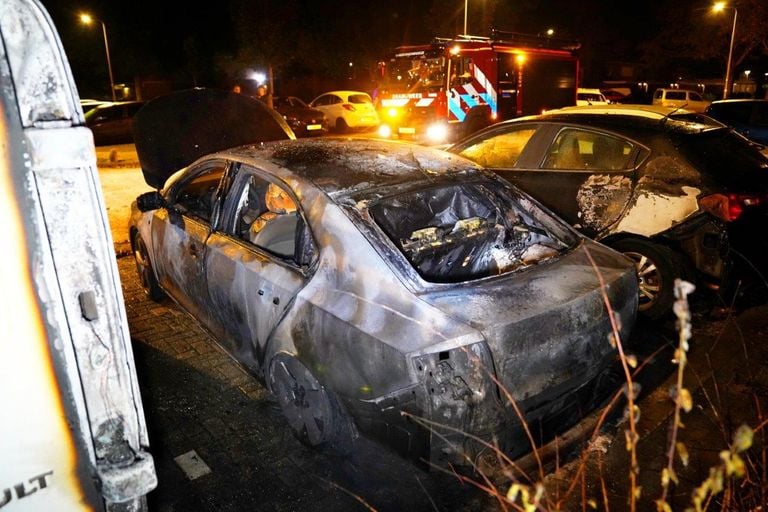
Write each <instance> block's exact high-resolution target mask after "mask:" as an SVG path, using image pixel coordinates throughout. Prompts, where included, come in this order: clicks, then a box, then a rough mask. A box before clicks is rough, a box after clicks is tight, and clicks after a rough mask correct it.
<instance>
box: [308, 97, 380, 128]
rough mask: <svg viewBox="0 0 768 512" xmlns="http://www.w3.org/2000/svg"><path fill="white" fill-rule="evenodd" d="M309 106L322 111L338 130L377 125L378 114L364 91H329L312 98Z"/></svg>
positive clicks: (374, 126)
mask: <svg viewBox="0 0 768 512" xmlns="http://www.w3.org/2000/svg"><path fill="white" fill-rule="evenodd" d="M309 106H310V107H312V108H314V109H317V110H320V111H322V112H323V113H324V114H325V116H326V117H327V118H328V123H329V125H330V126H331V127H332V128H335V129H336V131H338V132H346V131H348V130H350V129H367V128H376V127H377V126H379V114H378V113H377V112H376V108H375V107H374V106H373V100H372V99H371V96H370V95H369V94H368V93H366V92H361V91H330V92H326V93H324V94H321V95H320V96H318V97H317V98H315V99H314V100H312V102H311V103H310V104H309Z"/></svg>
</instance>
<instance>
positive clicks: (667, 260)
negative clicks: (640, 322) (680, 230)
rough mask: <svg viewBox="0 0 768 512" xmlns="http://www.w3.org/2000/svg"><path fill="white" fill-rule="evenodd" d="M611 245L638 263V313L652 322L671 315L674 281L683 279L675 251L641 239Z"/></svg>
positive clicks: (636, 265)
mask: <svg viewBox="0 0 768 512" xmlns="http://www.w3.org/2000/svg"><path fill="white" fill-rule="evenodd" d="M609 245H610V246H611V247H612V248H614V249H616V250H617V251H619V252H622V253H624V255H625V256H628V257H629V258H630V259H631V260H632V261H634V262H635V267H636V268H637V277H638V281H639V288H640V298H639V302H638V311H639V312H640V313H641V314H642V315H644V316H646V317H648V318H653V319H656V318H661V317H662V316H664V315H666V314H667V313H669V312H670V311H671V308H672V303H673V302H674V299H675V296H674V286H675V278H678V277H681V275H682V270H681V267H680V265H679V263H678V257H677V255H676V254H675V253H674V251H672V250H671V249H669V248H668V247H664V246H663V245H659V244H655V243H653V242H648V241H646V240H639V239H624V240H619V241H617V242H614V243H612V244H609Z"/></svg>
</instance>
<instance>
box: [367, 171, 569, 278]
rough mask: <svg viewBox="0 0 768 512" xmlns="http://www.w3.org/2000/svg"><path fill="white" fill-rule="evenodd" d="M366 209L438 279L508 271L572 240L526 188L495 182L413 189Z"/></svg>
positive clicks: (422, 269) (427, 274)
mask: <svg viewBox="0 0 768 512" xmlns="http://www.w3.org/2000/svg"><path fill="white" fill-rule="evenodd" d="M370 213H371V215H372V217H373V219H374V221H375V222H376V224H378V226H379V227H380V228H381V229H382V230H383V231H384V232H385V233H386V234H387V236H388V237H389V238H390V240H392V242H393V243H394V244H395V245H396V246H397V248H398V249H399V250H400V251H401V252H402V253H403V255H404V256H405V257H406V259H408V261H409V262H410V263H411V265H412V266H413V267H414V269H416V271H417V272H418V273H419V275H420V276H421V277H422V278H423V279H425V280H426V281H430V282H435V283H455V282H461V281H467V280H473V279H480V278H483V277H487V276H491V275H496V274H504V273H507V272H512V271H515V270H518V269H520V268H524V267H527V266H530V265H535V264H537V263H541V262H543V261H546V260H549V259H551V258H554V257H556V256H557V255H558V254H559V253H561V252H563V251H565V250H567V249H568V248H569V247H572V246H573V245H574V244H575V243H576V241H577V236H576V235H575V234H574V233H573V232H572V231H570V230H569V228H567V227H566V226H564V225H563V224H562V223H560V222H559V221H557V220H555V219H554V218H552V217H551V216H549V215H548V214H546V213H545V212H544V211H542V210H541V209H540V208H539V207H538V206H536V205H535V203H533V202H532V201H531V200H530V199H529V198H528V197H527V196H524V195H522V194H519V193H517V192H515V191H514V190H512V189H508V188H505V187H500V186H498V184H496V183H492V184H489V183H480V182H476V183H462V184H450V185H442V186H439V187H431V188H426V189H419V190H411V191H408V192H405V193H401V194H398V195H395V196H393V197H388V198H385V199H382V200H380V201H378V202H377V203H376V204H374V205H372V206H371V207H370Z"/></svg>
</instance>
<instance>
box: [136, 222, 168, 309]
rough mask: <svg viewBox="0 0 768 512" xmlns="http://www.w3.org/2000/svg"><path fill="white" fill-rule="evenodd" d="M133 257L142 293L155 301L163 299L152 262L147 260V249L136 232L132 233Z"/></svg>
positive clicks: (163, 294)
mask: <svg viewBox="0 0 768 512" xmlns="http://www.w3.org/2000/svg"><path fill="white" fill-rule="evenodd" d="M133 259H134V260H135V261H136V272H137V273H138V274H139V282H140V283H141V287H142V288H143V289H144V293H146V294H147V297H149V298H150V299H152V300H153V301H155V302H160V301H161V300H163V298H164V297H165V293H164V292H163V290H162V288H160V284H158V282H157V278H156V277H155V271H154V269H153V268H152V263H151V262H150V261H149V251H147V246H146V245H145V244H144V240H142V238H141V235H140V234H139V233H138V232H136V233H134V235H133Z"/></svg>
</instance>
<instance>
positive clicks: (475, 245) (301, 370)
mask: <svg viewBox="0 0 768 512" xmlns="http://www.w3.org/2000/svg"><path fill="white" fill-rule="evenodd" d="M198 93H205V91H196V92H195V93H190V97H191V95H192V94H198ZM208 93H209V94H212V95H214V96H217V95H218V96H220V98H218V99H221V100H222V102H224V103H227V102H229V101H238V102H240V101H247V100H245V99H242V98H243V97H242V96H241V97H240V98H235V99H232V98H227V97H225V95H226V94H229V93H213V92H211V91H208ZM235 96H237V95H235ZM154 101H162V99H158V100H154ZM204 103H206V102H197V103H196V105H201V104H204ZM213 103H214V102H210V103H209V104H208V106H212V105H213ZM173 110H175V109H174V108H165V107H164V106H163V105H162V104H158V105H153V103H152V102H150V103H149V104H148V105H147V107H145V109H144V110H142V111H141V112H139V114H138V115H137V121H136V122H137V148H138V151H139V156H140V159H141V163H142V168H143V171H144V173H145V176H146V177H147V178H148V183H150V185H153V186H157V187H158V188H160V190H159V191H158V192H150V193H147V194H145V195H142V196H140V197H139V198H138V199H137V201H136V202H135V203H134V205H133V211H132V217H131V222H130V231H131V233H130V234H131V240H132V243H133V250H134V254H135V257H136V264H137V268H138V272H139V274H140V277H141V280H142V283H143V285H144V287H145V289H146V291H147V293H148V294H149V295H150V296H151V297H152V298H155V299H159V298H160V297H161V296H162V295H163V294H167V295H170V297H171V298H172V299H173V300H174V301H176V302H177V303H178V304H179V305H180V306H181V307H182V308H184V309H185V310H186V311H188V312H189V313H191V314H192V315H193V316H194V317H195V318H197V319H198V320H199V321H200V323H201V324H203V325H204V326H205V327H206V328H207V329H208V330H209V331H210V332H211V333H212V334H213V335H214V337H215V338H216V339H217V340H218V341H219V343H220V344H221V345H222V346H223V347H224V348H225V349H226V350H227V351H228V352H229V353H230V354H232V355H233V357H234V358H235V359H236V360H238V361H239V362H240V363H241V364H242V365H243V366H244V367H245V368H247V369H248V370H249V371H251V372H252V373H253V374H254V375H255V376H257V377H259V378H261V379H262V380H263V381H264V382H266V384H267V386H268V388H269V389H270V390H271V391H272V392H273V393H274V394H275V395H276V397H277V399H278V401H279V403H280V405H281V407H282V410H283V412H284V414H285V417H286V418H287V420H288V423H289V424H290V426H291V428H292V429H293V430H294V432H295V433H296V435H297V436H298V437H299V439H301V440H302V441H304V442H305V443H307V444H309V445H313V446H316V445H323V444H330V445H332V446H337V447H347V448H348V447H349V446H351V445H350V443H351V441H352V440H353V439H354V437H355V436H356V435H357V432H363V433H365V434H366V435H368V436H370V437H374V438H376V439H379V440H381V441H383V442H385V443H388V444H390V445H391V446H393V447H394V448H396V449H397V450H398V451H399V452H400V453H402V454H403V455H407V456H412V457H414V458H416V459H419V458H423V459H425V460H431V461H434V462H436V463H440V462H441V461H442V462H445V461H446V460H448V461H451V460H454V459H460V460H463V458H460V457H459V455H458V453H457V452H459V451H462V452H464V453H468V454H469V455H470V456H472V455H473V454H475V455H476V454H477V453H478V452H479V451H480V450H482V449H483V447H482V446H481V445H480V444H478V443H476V442H474V441H472V439H470V438H469V437H468V436H466V435H465V434H463V433H467V434H472V435H474V436H479V437H481V438H484V439H487V440H490V439H491V437H492V436H497V437H498V438H500V439H502V440H503V441H504V442H503V443H502V447H503V448H504V449H507V450H508V451H509V452H510V453H515V452H518V453H522V452H525V451H528V450H529V449H530V446H529V444H528V442H527V441H521V440H520V438H519V437H517V436H519V435H521V431H520V422H519V419H518V418H517V416H516V415H515V413H514V412H513V409H512V408H511V407H510V405H509V404H508V403H506V401H505V400H503V399H502V398H501V397H503V396H504V394H503V393H501V392H500V390H499V389H498V387H497V386H498V385H500V386H503V387H504V388H506V389H507V390H508V391H509V392H510V393H511V396H512V397H514V399H515V401H516V402H517V405H518V406H519V407H520V408H521V409H522V410H523V411H524V413H525V415H526V416H525V417H526V421H527V422H528V423H529V424H531V426H532V427H531V430H532V431H533V432H536V433H537V434H539V433H540V434H542V435H545V434H547V433H549V434H552V433H555V432H559V431H562V430H563V429H564V428H566V427H568V426H569V425H572V424H573V423H574V422H575V421H578V420H579V418H580V417H581V415H583V414H585V413H586V412H587V411H589V410H590V409H591V408H594V407H595V406H596V405H597V404H599V403H600V402H601V399H602V397H603V396H604V392H605V391H610V390H612V389H614V388H613V386H614V384H613V382H609V375H610V372H611V369H612V368H613V365H614V362H615V360H616V353H615V349H614V348H613V347H612V345H611V344H610V343H609V341H608V338H609V333H610V332H611V325H610V319H609V314H608V312H607V310H606V307H605V304H604V302H603V296H602V292H603V290H601V287H600V283H599V279H598V276H597V274H596V271H595V268H593V266H592V264H591V262H590V256H591V258H592V259H593V260H594V261H595V262H596V265H597V267H596V268H598V269H599V272H600V274H601V275H602V279H603V280H604V282H605V283H606V287H605V292H606V294H607V296H608V297H609V298H610V302H611V304H612V308H613V310H614V311H615V314H616V315H617V317H618V319H619V320H620V324H621V326H622V331H621V334H622V335H623V336H625V337H626V336H627V334H628V333H629V331H630V329H631V327H632V325H633V323H634V320H635V315H636V309H637V296H638V294H637V278H636V276H635V272H634V267H633V264H632V262H631V261H630V260H629V259H628V258H625V257H624V256H622V255H620V254H619V253H617V252H614V251H613V250H611V249H609V248H607V247H605V246H603V245H600V244H598V243H596V242H593V241H590V240H589V239H587V238H585V237H583V236H581V235H579V234H577V233H576V232H575V231H574V230H572V228H570V227H569V226H567V225H566V224H564V223H563V222H562V221H560V220H559V219H557V218H555V217H553V216H552V215H551V214H550V213H548V212H547V211H545V210H544V209H542V208H541V207H540V206H539V204H538V203H537V202H535V201H534V200H532V199H531V198H530V197H529V196H527V195H526V194H524V193H522V192H520V191H518V190H517V189H515V188H514V187H512V186H511V185H509V184H507V183H506V182H505V181H503V180H501V179H499V178H497V177H496V176H495V175H493V174H491V173H489V172H486V171H483V170H482V169H481V168H479V167H478V166H477V165H476V164H473V163H471V162H470V161H469V160H465V159H464V158H462V157H459V156H456V155H452V154H449V153H446V152H442V151H439V150H437V149H431V148H426V147H421V146H416V145H410V144H407V143H402V142H393V141H374V140H344V139H323V140H309V139H301V140H292V138H291V137H290V131H288V132H285V133H283V134H282V137H281V136H280V134H279V130H277V129H276V130H274V131H269V130H268V129H267V128H266V126H267V125H269V124H272V123H273V122H275V123H279V122H280V121H282V120H281V119H279V118H277V121H275V119H274V118H272V117H270V113H269V112H267V110H266V109H265V110H264V114H263V115H262V116H261V118H260V119H258V122H259V123H261V124H260V126H259V127H257V128H254V130H253V134H255V133H256V132H257V131H259V130H262V131H269V133H266V134H262V135H263V136H264V138H265V139H275V138H283V139H286V140H282V141H273V142H266V143H255V144H245V145H241V146H239V147H235V148H231V149H225V148H222V146H223V145H224V143H223V142H221V141H222V137H221V136H219V135H221V134H218V135H216V134H214V133H212V132H211V129H212V127H211V126H210V123H205V126H204V127H203V128H201V129H200V130H199V131H200V133H199V137H198V138H195V136H196V135H195V134H193V133H190V130H185V131H184V134H183V137H184V138H185V140H186V143H184V144H182V143H181V142H180V140H181V139H180V138H179V137H182V135H181V134H180V132H181V130H165V131H163V132H159V133H158V132H156V131H155V132H153V133H151V134H150V133H145V132H143V130H144V128H145V127H150V128H152V127H154V128H156V127H157V126H158V125H157V124H155V121H156V119H155V117H156V116H157V115H159V116H160V117H161V118H163V119H165V121H166V122H167V121H168V117H167V116H164V114H166V113H168V112H171V111H173ZM227 110H228V108H227V107H226V106H223V107H221V106H219V107H216V111H217V112H220V113H221V112H224V111H227ZM237 110H239V111H242V110H243V109H242V107H239V108H237ZM178 111H179V112H183V115H184V116H185V119H186V120H188V121H189V120H190V118H189V115H190V114H189V112H190V110H189V109H178ZM219 117H220V118H221V117H222V116H221V115H220V116H219ZM234 117H235V118H237V119H243V118H244V117H247V118H248V119H251V120H254V119H256V118H257V116H256V115H253V114H250V115H248V116H242V115H236V116H234ZM206 118H208V117H207V116H206V115H202V114H201V116H200V118H199V119H206ZM217 126H219V127H220V129H221V130H222V133H223V132H224V131H226V128H224V126H225V125H224V124H219V125H217ZM243 131H245V130H238V132H237V133H238V135H232V134H231V133H230V132H227V133H230V138H229V139H227V141H228V142H229V143H240V144H242V143H244V142H245V141H246V139H247V138H248V137H247V136H242V137H241V136H240V135H239V134H240V133H242V132H243ZM255 136H257V135H255ZM169 138H170V139H173V140H170V141H169V140H168V139H169ZM187 139H188V140H187ZM191 148H195V149H194V150H192V149H191ZM180 149H183V151H182V152H185V151H186V156H184V157H181V156H179V155H176V154H173V155H171V154H169V153H175V152H179V150H180ZM185 158H186V159H188V160H189V161H188V162H186V164H185V165H184V166H183V167H184V168H183V169H182V170H180V171H178V172H175V173H174V171H175V168H174V167H173V165H169V162H171V163H175V164H178V163H181V162H182V161H183V160H184V159H185ZM166 180H167V181H166ZM420 419H423V420H426V421H427V422H429V423H428V425H430V427H425V426H424V425H425V424H424V423H422V422H421V421H419V420H420ZM435 425H441V426H444V427H448V428H449V429H450V430H445V431H444V432H443V431H441V433H440V435H439V436H438V435H434V432H435V430H434V429H436V428H439V427H435Z"/></svg>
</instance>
